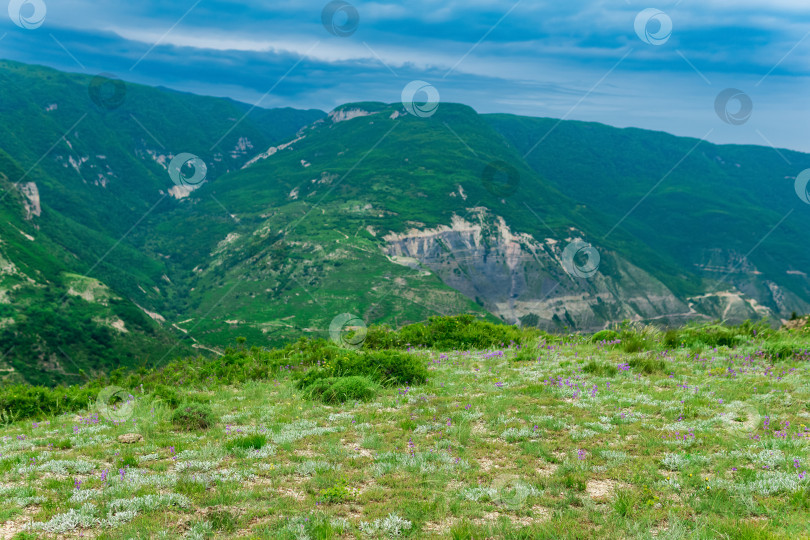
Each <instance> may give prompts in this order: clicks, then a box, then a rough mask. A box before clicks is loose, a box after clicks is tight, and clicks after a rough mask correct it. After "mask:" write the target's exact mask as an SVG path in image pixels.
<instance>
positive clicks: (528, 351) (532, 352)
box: [513, 346, 540, 362]
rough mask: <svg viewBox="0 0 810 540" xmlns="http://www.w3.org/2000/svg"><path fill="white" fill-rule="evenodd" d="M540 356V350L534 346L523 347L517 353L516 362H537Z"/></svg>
mask: <svg viewBox="0 0 810 540" xmlns="http://www.w3.org/2000/svg"><path fill="white" fill-rule="evenodd" d="M539 356H540V351H539V350H538V349H537V348H536V347H533V346H527V347H521V348H520V349H518V351H517V352H516V353H515V357H514V358H513V360H514V361H515V362H535V361H536V360H537V358H538V357H539Z"/></svg>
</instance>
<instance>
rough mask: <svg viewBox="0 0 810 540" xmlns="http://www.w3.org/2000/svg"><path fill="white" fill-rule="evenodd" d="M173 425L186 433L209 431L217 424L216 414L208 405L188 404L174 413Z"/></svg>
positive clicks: (184, 404) (181, 406)
mask: <svg viewBox="0 0 810 540" xmlns="http://www.w3.org/2000/svg"><path fill="white" fill-rule="evenodd" d="M172 423H173V424H174V425H175V426H177V427H178V428H180V429H182V430H185V431H192V430H196V429H208V428H209V427H211V426H213V425H214V423H215V420H214V413H213V412H212V411H211V407H209V406H208V405H204V404H202V403H192V402H186V403H183V404H182V405H180V406H179V407H178V408H177V409H176V410H175V411H174V414H172Z"/></svg>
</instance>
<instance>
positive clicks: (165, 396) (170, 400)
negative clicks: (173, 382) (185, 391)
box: [152, 384, 181, 409]
mask: <svg viewBox="0 0 810 540" xmlns="http://www.w3.org/2000/svg"><path fill="white" fill-rule="evenodd" d="M152 395H153V396H155V397H156V398H157V399H159V400H161V401H163V402H164V403H166V405H168V406H169V407H171V408H172V409H176V408H177V407H178V406H179V405H180V401H181V399H180V394H178V393H177V390H175V389H174V388H171V387H169V386H166V385H165V384H159V385H157V386H155V388H154V390H152Z"/></svg>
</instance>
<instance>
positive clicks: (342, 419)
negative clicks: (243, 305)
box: [0, 323, 810, 539]
mask: <svg viewBox="0 0 810 540" xmlns="http://www.w3.org/2000/svg"><path fill="white" fill-rule="evenodd" d="M431 324H435V323H431ZM625 331H630V330H625ZM634 331H638V332H639V333H641V335H642V336H644V338H643V339H645V340H649V341H650V347H649V349H645V350H641V351H639V352H635V353H628V352H626V351H625V350H624V349H623V348H622V347H621V344H616V345H613V346H607V347H606V346H604V342H605V341H611V340H603V339H598V340H592V339H591V338H590V337H588V336H582V337H577V336H568V337H565V338H552V339H554V341H553V342H552V341H544V340H543V339H542V338H538V337H537V336H536V334H532V335H530V334H527V335H526V336H525V338H524V339H523V340H522V341H523V342H524V343H525V345H523V346H521V347H519V348H518V347H517V346H512V347H509V346H507V347H504V348H502V349H499V350H498V351H495V352H500V353H501V354H493V351H492V349H488V350H476V349H466V350H455V351H454V350H446V349H445V350H442V349H419V350H413V351H411V352H410V353H409V356H408V357H407V358H409V359H415V361H418V362H419V363H420V365H421V366H422V367H423V368H424V369H425V370H426V372H427V377H426V378H425V379H424V380H422V381H421V382H414V383H413V384H410V385H409V387H406V386H403V385H396V384H394V385H384V384H380V383H378V382H376V381H374V380H373V379H371V378H368V377H366V376H362V375H345V376H335V375H330V376H329V377H323V378H315V379H314V381H313V382H312V383H311V384H308V385H304V386H302V385H301V381H302V380H303V376H304V375H305V374H306V373H309V372H311V371H313V370H323V369H326V370H329V367H328V366H327V364H328V362H330V361H334V360H335V359H337V358H340V357H341V355H342V354H344V353H346V352H349V351H348V350H337V351H335V350H334V349H333V348H332V346H331V345H328V344H325V343H323V342H299V343H296V344H294V345H291V346H289V347H287V348H285V349H282V350H278V351H261V350H258V349H255V350H254V349H246V348H244V347H242V346H238V347H236V348H234V349H232V350H230V352H229V353H228V354H227V355H226V357H222V358H218V359H209V360H203V359H200V360H199V361H195V362H189V361H183V362H177V363H175V364H172V365H170V366H167V367H166V368H164V369H163V370H158V371H155V372H151V373H146V374H145V375H142V376H140V377H141V380H143V381H144V390H143V392H141V391H140V384H135V383H136V382H137V381H135V380H130V377H133V376H134V377H136V378H137V377H139V376H138V375H137V374H127V373H121V374H119V375H118V376H117V379H116V380H118V382H119V384H122V385H125V386H127V385H132V387H133V388H134V389H136V390H135V391H134V392H133V396H134V402H133V403H134V405H133V408H132V409H131V410H130V412H129V415H130V417H129V418H127V419H126V420H125V422H117V423H113V422H110V421H107V420H105V419H104V418H103V416H102V417H101V418H100V420H99V422H98V423H96V421H95V420H94V417H93V416H92V415H93V413H94V412H98V410H97V409H94V408H90V409H84V410H81V409H80V410H76V411H75V412H73V411H71V412H66V414H50V415H46V414H42V415H41V416H40V417H38V418H37V419H36V424H35V423H34V422H33V421H32V420H26V421H19V420H18V421H10V422H8V423H7V424H6V425H4V426H3V427H2V428H1V429H0V437H1V438H0V454H1V455H0V490H2V491H1V492H0V495H2V497H3V498H4V501H5V503H4V513H2V514H0V521H13V522H15V523H17V522H20V523H23V522H28V521H32V522H33V523H35V524H38V525H35V527H38V528H35V529H31V530H27V531H25V532H23V533H22V534H28V535H33V536H32V537H37V536H38V535H41V534H42V533H43V531H51V532H52V533H54V534H56V533H57V532H58V531H62V532H63V533H65V534H68V535H78V534H79V532H81V531H83V532H84V533H85V536H87V535H88V534H89V533H91V532H92V533H94V534H97V535H100V537H102V538H115V537H126V536H131V535H135V534H137V533H140V534H141V535H143V534H148V535H149V536H152V537H156V538H160V537H165V538H173V537H179V536H183V535H188V534H192V532H193V534H196V535H202V536H205V535H208V536H212V535H213V536H215V537H223V538H231V537H233V538H236V537H250V538H279V537H280V538H297V537H300V536H301V535H302V534H303V533H305V534H307V535H309V536H310V537H311V538H340V537H358V538H363V537H368V536H371V537H384V536H391V535H395V534H399V535H400V536H405V537H413V538H423V537H424V538H446V537H452V538H483V537H497V538H593V537H610V538H639V539H641V538H650V537H651V536H652V535H653V534H654V535H655V536H657V537H662V538H714V537H724V538H760V537H762V538H765V537H778V538H800V537H802V535H803V534H806V519H805V517H804V516H805V514H806V512H807V510H808V508H810V477H808V476H807V475H806V473H805V472H804V471H807V469H810V452H809V451H808V450H810V448H808V441H810V438H808V433H810V428H808V427H807V426H808V425H810V409H808V408H807V407H806V403H808V401H810V386H808V383H807V381H808V364H807V360H806V358H805V357H804V356H803V355H802V354H801V353H798V354H794V355H793V356H787V357H784V356H782V357H777V356H775V355H769V354H767V353H766V352H764V351H765V350H766V349H767V346H768V345H769V344H780V343H791V344H794V345H796V346H801V345H803V344H804V343H810V339H808V337H807V336H806V335H805V334H803V333H801V332H784V331H780V332H772V333H770V334H768V335H766V336H760V339H753V336H749V337H748V338H746V339H734V340H733V343H734V345H733V346H731V347H726V346H718V347H717V348H716V349H714V348H712V349H708V350H706V352H705V353H698V354H697V356H696V355H695V352H694V349H692V348H689V347H685V346H684V347H676V348H671V347H669V346H668V344H667V343H666V340H667V339H668V338H667V335H666V333H664V332H659V333H653V332H652V331H651V330H649V329H646V330H645V329H637V330H634ZM714 331H715V330H711V331H710V332H714ZM725 331H726V332H727V333H729V334H732V335H735V336H745V335H746V334H745V332H746V330H745V329H744V328H732V327H730V328H727V329H726V330H725ZM675 332H683V333H684V335H686V334H688V335H692V336H694V334H695V332H696V330H695V328H694V327H687V328H684V329H680V330H675ZM651 336H652V337H651ZM532 339H534V340H535V341H532ZM711 339H714V338H712V337H708V338H707V341H709V340H711ZM549 347H551V348H549ZM526 350H530V351H531V353H532V357H529V358H527V357H526V356H525V353H524V351H526ZM535 351H537V355H536V356H535ZM350 352H351V354H354V355H357V356H356V358H355V361H359V360H358V359H359V358H366V357H365V356H364V355H367V354H369V353H373V352H376V353H379V352H391V353H394V352H397V351H387V350H371V351H360V352H358V351H350ZM396 357H397V358H399V357H398V356H396ZM368 358H379V357H373V356H369V357H368ZM409 361H411V360H409ZM624 364H628V365H629V366H628V367H629V369H624V368H622V369H619V368H618V366H620V365H624ZM287 366H291V367H287ZM730 369H731V370H732V371H730ZM181 380H182V381H184V382H183V383H180V382H179V381H181ZM172 381H176V382H172ZM313 385H322V386H321V387H322V388H324V389H326V390H331V389H333V388H334V387H335V386H338V388H340V387H341V386H340V385H346V386H345V388H355V387H357V388H359V389H366V388H368V387H370V386H373V388H374V394H373V395H368V396H366V398H367V399H365V400H364V399H361V398H360V397H359V396H357V395H352V396H349V395H345V394H340V393H339V392H338V391H337V390H336V391H335V394H336V395H337V396H341V399H313V398H314V397H316V396H315V395H313V394H314V392H313V388H312V386H313ZM166 388H172V389H173V390H174V393H175V394H176V397H177V398H178V399H180V403H179V405H178V406H177V407H173V406H172V404H171V403H170V401H171V400H170V399H167V398H166V395H167V393H166ZM786 396H788V397H789V398H786ZM342 397H346V398H347V399H345V400H344V399H342ZM187 408H188V409H189V410H188V411H187V410H186V409H187ZM195 411H196V412H195ZM192 412H193V413H194V414H191V413H192ZM77 413H78V414H79V415H80V416H81V417H82V418H84V419H89V420H84V421H83V422H79V421H78V419H77V416H76V414H77ZM197 413H199V414H197ZM203 413H205V414H203ZM201 417H205V418H207V420H206V425H207V429H192V428H193V427H195V428H198V427H201V426H198V425H195V426H192V424H194V422H195V421H196V420H197V419H199V418H201ZM178 418H180V419H181V420H179V421H178ZM133 431H134V432H138V433H141V434H142V435H143V436H144V440H143V441H141V442H139V443H136V444H133V445H124V444H120V443H118V442H117V436H118V435H120V434H123V433H131V432H133ZM800 435H801V436H800ZM51 445H53V446H51ZM796 464H798V465H799V467H798V468H797V467H796ZM104 471H106V472H104ZM800 474H804V475H805V477H804V478H801V477H800ZM122 475H123V476H122ZM77 481H80V482H81V484H79V485H78V486H79V487H78V489H76V485H77V484H76V482H77ZM87 502H90V503H92V506H86V503H87ZM71 512H72V514H71ZM69 516H70V519H68V517H69ZM82 516H84V517H82ZM116 516H117V517H116ZM83 520H84V521H83ZM82 523H84V525H82ZM22 537H24V536H20V538H22Z"/></svg>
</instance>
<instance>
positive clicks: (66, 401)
mask: <svg viewBox="0 0 810 540" xmlns="http://www.w3.org/2000/svg"><path fill="white" fill-rule="evenodd" d="M100 388H101V387H93V388H83V387H78V386H68V387H56V388H46V387H44V386H27V385H24V384H17V385H11V386H3V387H0V411H2V412H3V413H5V416H6V417H8V418H9V419H13V420H19V419H22V418H45V417H47V416H53V415H57V414H62V413H64V412H72V411H77V410H80V409H85V408H88V407H89V406H90V405H91V404H92V403H94V402H95V400H96V397H97V396H98V391H99V389H100Z"/></svg>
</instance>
